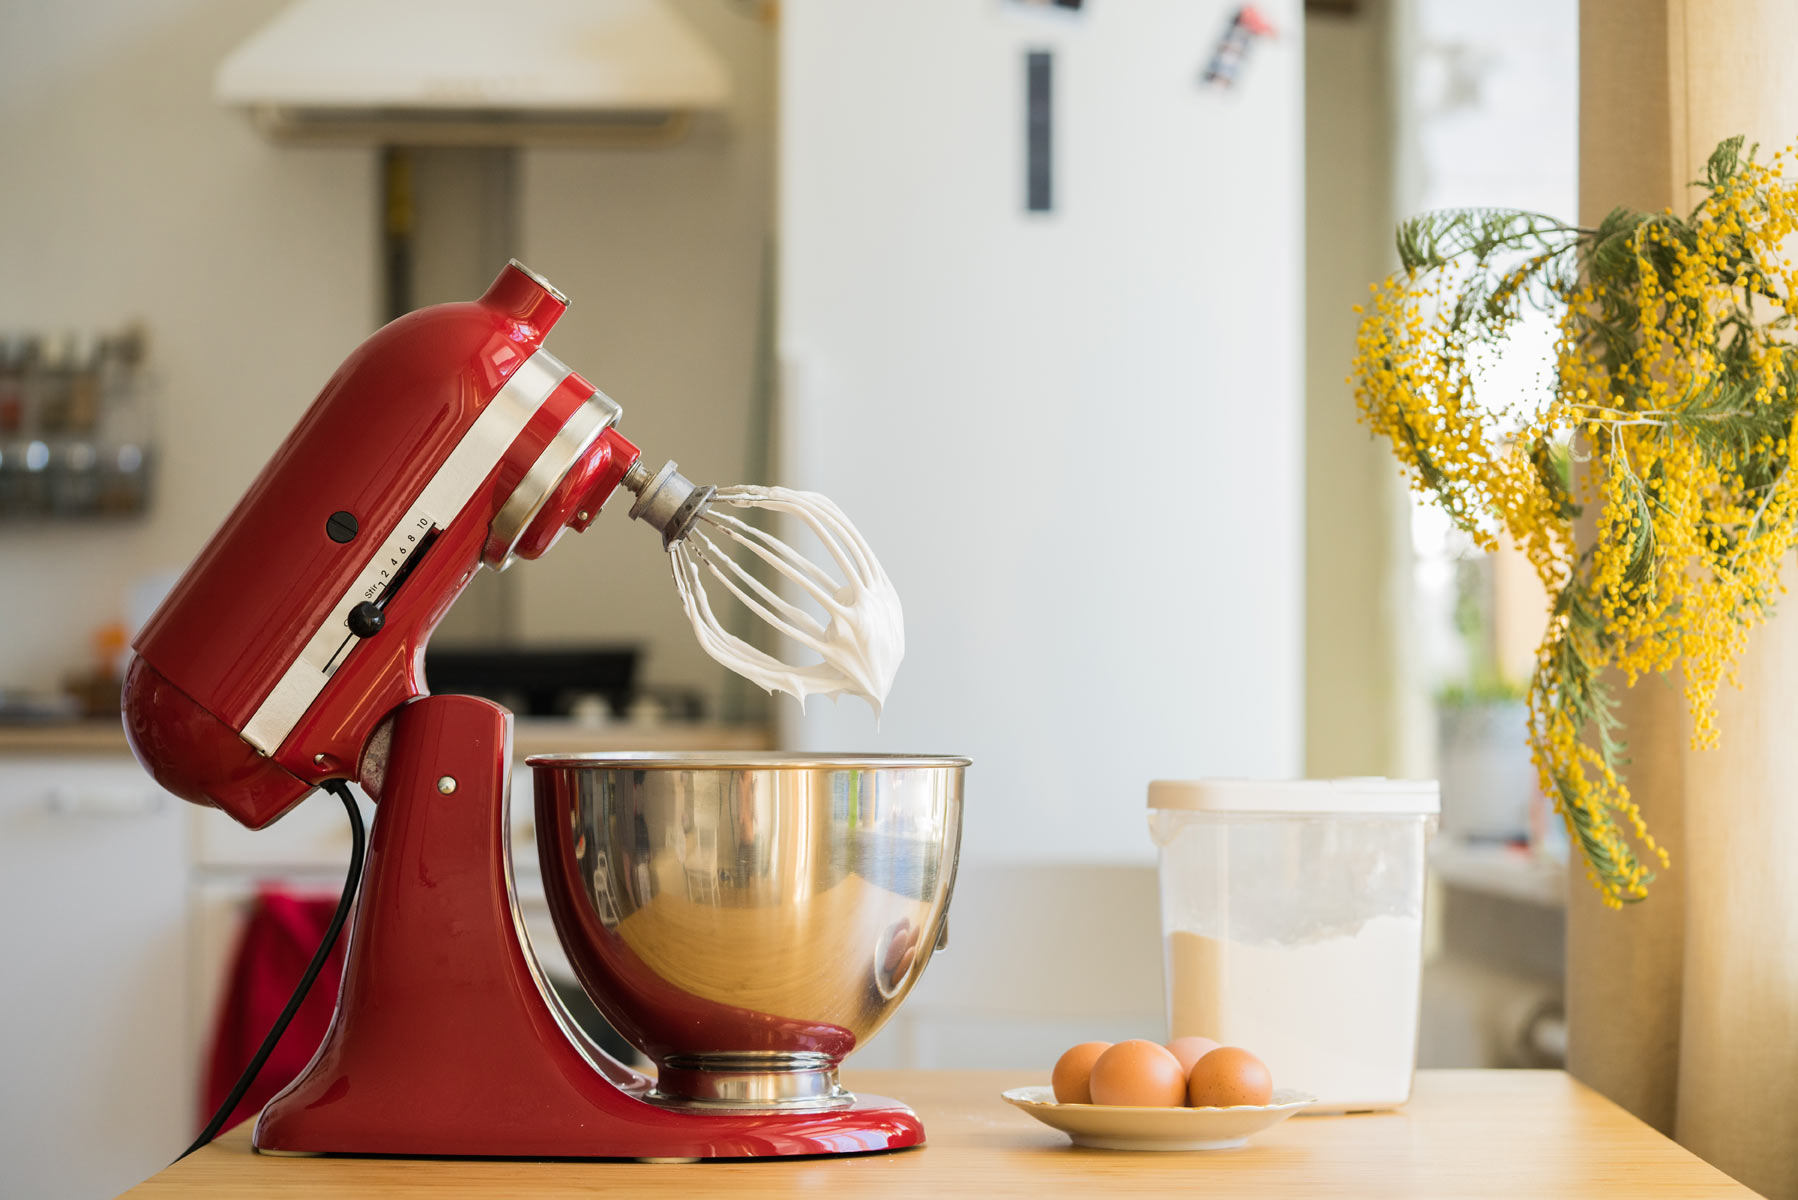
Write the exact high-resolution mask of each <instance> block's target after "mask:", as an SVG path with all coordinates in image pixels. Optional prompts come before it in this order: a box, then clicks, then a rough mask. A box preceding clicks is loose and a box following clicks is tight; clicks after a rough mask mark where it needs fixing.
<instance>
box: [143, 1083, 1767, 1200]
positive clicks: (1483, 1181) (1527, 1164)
mask: <svg viewBox="0 0 1798 1200" xmlns="http://www.w3.org/2000/svg"><path fill="white" fill-rule="evenodd" d="M845 1082H846V1083H847V1084H848V1085H849V1086H850V1087H851V1088H858V1087H859V1088H864V1089H866V1090H867V1091H870V1092H876V1093H879V1094H882V1095H888V1096H898V1097H901V1098H903V1099H904V1100H905V1101H906V1102H907V1103H909V1104H911V1106H912V1107H913V1108H915V1109H917V1111H918V1114H919V1115H920V1116H921V1117H923V1118H924V1124H925V1128H926V1129H927V1131H928V1134H929V1138H930V1144H929V1145H927V1146H925V1147H923V1148H922V1149H918V1150H904V1151H900V1152H898V1153H896V1154H876V1155H867V1156H858V1157H846V1158H819V1159H800V1160H778V1159H770V1160H767V1161H760V1162H710V1163H693V1164H689V1165H678V1166H677V1165H666V1164H662V1165H651V1164H644V1163H624V1162H523V1161H505V1162H480V1161H472V1160H446V1159H432V1160H403V1159H360V1158H275V1157H262V1156H259V1155H256V1154H254V1153H253V1152H252V1151H251V1150H250V1148H249V1139H250V1126H249V1124H248V1123H247V1122H246V1123H245V1124H243V1125H241V1126H239V1127H238V1128H237V1129H235V1130H233V1131H231V1132H230V1133H227V1134H226V1135H225V1136H224V1137H223V1138H221V1139H220V1140H219V1141H218V1142H215V1143H214V1144H213V1145H211V1146H208V1147H206V1148H205V1149H204V1150H202V1151H200V1152H199V1153H197V1154H195V1155H193V1156H192V1157H190V1158H188V1159H186V1160H184V1161H182V1162H179V1163H176V1164H175V1165H174V1166H172V1167H169V1168H168V1169H167V1170H165V1171H163V1172H162V1173H161V1174H159V1175H156V1176H155V1177H154V1178H152V1179H150V1180H148V1181H146V1182H144V1183H142V1184H140V1185H138V1186H137V1187H135V1188H133V1189H132V1190H131V1191H129V1192H127V1193H125V1194H126V1195H127V1196H130V1197H133V1198H134V1200H150V1198H152V1197H161V1196H179V1197H184V1198H191V1200H206V1198H207V1197H218V1198H221V1200H222V1198H224V1197H230V1198H232V1200H236V1198H238V1197H242V1196H255V1197H258V1200H279V1198H281V1197H320V1196H344V1197H351V1196H353V1197H400V1196H430V1197H438V1198H442V1200H453V1198H455V1197H471V1198H472V1197H486V1196H518V1195H530V1196H533V1197H537V1196H541V1197H575V1196H579V1197H583V1198H585V1197H592V1196H599V1195H630V1196H683V1197H684V1196H698V1195H718V1196H731V1197H744V1198H751V1197H758V1196H770V1197H774V1196H780V1197H785V1196H795V1195H801V1194H803V1195H812V1196H836V1197H856V1198H858V1200H861V1198H864V1197H865V1198H878V1197H885V1196H894V1197H908V1198H913V1197H929V1198H941V1197H950V1196H981V1197H986V1196H1001V1195H1006V1196H1012V1195H1016V1196H1044V1197H1053V1196H1068V1197H1079V1198H1080V1200H1106V1198H1108V1197H1111V1196H1157V1195H1165V1196H1181V1197H1194V1196H1202V1197H1204V1198H1205V1200H1223V1198H1226V1197H1236V1196H1240V1197H1258V1196H1266V1197H1275V1196H1278V1197H1306V1198H1307V1200H1310V1198H1312V1197H1342V1196H1379V1197H1407V1196H1428V1197H1444V1196H1457V1197H1459V1196H1503V1197H1517V1196H1527V1197H1531V1198H1532V1200H1534V1198H1540V1197H1551V1196H1569V1197H1571V1196H1580V1197H1591V1196H1627V1197H1632V1198H1638V1200H1649V1198H1652V1197H1660V1196H1669V1197H1671V1196H1677V1197H1681V1198H1682V1200H1692V1198H1697V1197H1706V1196H1753V1195H1754V1193H1753V1192H1751V1191H1749V1190H1748V1189H1747V1188H1744V1187H1743V1186H1741V1185H1740V1184H1738V1183H1736V1182H1735V1181H1734V1180H1732V1179H1730V1178H1729V1177H1728V1176H1727V1175H1725V1174H1723V1173H1722V1172H1721V1171H1719V1170H1717V1169H1716V1168H1715V1167H1712V1166H1709V1165H1708V1164H1706V1163H1704V1162H1702V1161H1701V1160H1699V1159H1698V1158H1696V1157H1695V1156H1693V1155H1692V1154H1690V1153H1688V1152H1687V1151H1685V1150H1683V1149H1681V1148H1680V1147H1679V1146H1677V1145H1675V1144H1674V1143H1673V1142H1671V1141H1669V1140H1667V1139H1666V1138H1664V1137H1662V1136H1661V1135H1660V1134H1658V1133H1656V1132H1654V1130H1652V1129H1650V1128H1649V1127H1648V1126H1646V1125H1644V1124H1642V1123H1641V1122H1640V1121H1638V1120H1636V1119H1635V1118H1634V1117H1632V1116H1630V1115H1629V1114H1628V1113H1626V1112H1624V1111H1623V1110H1622V1109H1620V1108H1618V1107H1617V1106H1616V1105H1614V1104H1612V1103H1611V1102H1610V1101H1609V1100H1606V1099H1604V1098H1603V1097H1601V1096H1599V1095H1598V1094H1597V1093H1595V1092H1593V1091H1591V1090H1589V1089H1587V1088H1586V1087H1584V1086H1583V1085H1581V1084H1579V1083H1576V1082H1575V1081H1574V1080H1572V1079H1571V1078H1570V1077H1568V1076H1566V1075H1564V1074H1562V1073H1561V1072H1559V1071H1423V1072H1420V1073H1419V1074H1418V1077H1417V1091H1416V1094H1415V1095H1414V1096H1413V1097H1412V1100H1411V1103H1410V1104H1409V1105H1408V1106H1407V1107H1406V1108H1405V1109H1403V1110H1401V1111H1399V1112H1395V1113H1379V1114H1366V1115H1361V1116H1349V1117H1297V1118H1294V1119H1293V1120H1290V1121H1287V1122H1286V1123H1285V1124H1283V1125H1280V1126H1277V1127H1276V1128H1274V1129H1272V1130H1269V1131H1268V1132H1266V1133H1264V1134H1261V1135H1260V1136H1259V1137H1257V1138H1255V1139H1254V1140H1253V1141H1251V1142H1250V1143H1249V1145H1248V1146H1247V1147H1245V1148H1243V1149H1241V1150H1231V1151H1219V1152H1211V1153H1195V1154H1151V1153H1134V1152H1124V1151H1114V1150H1082V1149H1077V1148H1075V1147H1073V1146H1071V1145H1069V1144H1068V1141H1067V1138H1066V1137H1065V1136H1063V1135H1062V1134H1059V1133H1056V1132H1055V1131H1053V1130H1051V1129H1048V1128H1046V1127H1044V1126H1042V1125H1039V1124H1037V1123H1036V1122H1035V1121H1033V1120H1031V1118H1029V1117H1028V1116H1026V1115H1025V1114H1024V1113H1022V1112H1019V1111H1018V1110H1017V1109H1014V1108H1011V1107H1010V1106H1008V1105H1007V1104H1005V1103H1004V1102H1003V1101H1002V1100H1000V1099H999V1093H1000V1091H1002V1090H1003V1089H1005V1088H1007V1087H1015V1086H1019V1085H1021V1084H1026V1083H1030V1082H1033V1081H1032V1080H1030V1079H1028V1078H1021V1077H1020V1076H1019V1075H1018V1074H1017V1073H998V1072H990V1071H955V1072H925V1071H868V1072H864V1073H856V1072H853V1071H851V1072H848V1073H846V1078H845ZM1037 1082H1040V1081H1037Z"/></svg>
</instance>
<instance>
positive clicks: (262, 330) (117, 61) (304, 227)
mask: <svg viewBox="0 0 1798 1200" xmlns="http://www.w3.org/2000/svg"><path fill="white" fill-rule="evenodd" d="M278 7H279V3H278V0H155V2H153V3H152V2H148V0H84V2H83V3H81V4H67V5H61V4H58V5H47V4H46V5H27V4H9V5H4V6H0V163H4V164H5V182H4V186H0V329H15V328H25V329H34V330H38V331H47V330H56V329H59V328H64V327H75V328H82V329H94V328H105V327H111V326H114V325H118V324H123V323H124V322H126V321H128V320H132V319H142V320H143V321H144V322H145V323H146V326H147V328H148V330H149V336H150V354H151V363H152V365H153V367H154V369H155V371H156V373H157V375H158V376H159V377H160V380H161V395H160V408H159V411H158V414H157V415H158V427H159V431H160V439H159V452H160V454H161V461H160V464H159V467H158V477H157V480H156V494H155V503H154V507H153V509H152V511H151V512H150V514H149V515H148V516H147V517H146V518H144V519H143V520H142V521H139V522H129V523H121V524H49V523H45V524H36V525H32V526H29V527H21V526H19V525H16V524H8V523H0V684H8V685H12V684H27V685H38V686H51V685H54V684H55V683H56V682H57V681H59V680H60V679H61V677H62V675H63V674H64V673H65V672H66V671H69V670H71V669H76V668H82V667H86V666H87V665H88V661H89V658H90V655H89V651H88V637H89V633H90V631H91V630H93V629H94V628H95V627H96V626H98V625H100V624H103V623H105V622H107V621H110V620H115V619H118V618H119V617H120V616H122V615H123V614H122V603H123V593H124V590H125V588H126V587H127V585H128V584H129V583H130V581H131V580H133V579H134V578H135V577H137V576H138V575H139V574H141V573H144V572H147V571H151V570H155V569H158V568H162V567H168V566H179V565H181V564H183V563H185V562H186V561H187V559H188V558H190V557H191V556H192V555H193V554H194V553H195V552H196V551H197V550H198V549H199V548H200V546H201V545H203V544H204V542H205V540H206V538H207V537H209V536H210V535H211V533H212V531H213V529H215V528H216V527H217V525H218V523H219V522H220V520H221V519H222V518H223V517H224V515H225V513H226V512H227V511H229V509H230V506H231V505H232V504H233V503H235V501H236V499H237V497H238V495H239V494H240V493H241V492H242V490H243V489H244V487H245V486H246V485H247V484H248V483H249V481H250V479H251V478H252V477H253V476H254V475H255V473H256V471H257V470H259V469H260V468H261V466H262V463H263V460H264V459H265V458H266V457H267V456H268V454H269V453H270V451H272V450H273V449H274V447H275V445H276V444H277V443H278V442H279V441H280V439H281V437H282V436H283V435H284V434H285V433H286V432H287V429H288V427H289V426H291V425H292V424H293V422H294V420H295V419H296V418H297V417H298V416H299V414H300V413H301V412H302V411H304V409H305V407H306V405H307V404H308V403H309V402H310V401H311V400H312V397H313V396H314V395H315V394H316V393H317V391H318V388H319V386H320V385H321V384H322V383H323V381H324V379H325V378H326V376H328V375H329V374H330V373H331V371H333V370H334V369H335V368H336V366H337V363H338V361H339V360H340V359H342V357H343V356H344V354H346V353H347V352H348V351H349V349H350V348H351V347H353V346H354V345H355V344H356V343H357V342H358V341H359V340H360V339H361V338H362V337H363V336H365V335H366V334H367V333H368V331H369V330H370V329H371V328H372V326H373V323H374V317H375V286H376V265H377V258H376V251H375V219H374V203H375V201H374V183H373V159H372V157H371V156H370V155H369V154H368V153H367V152H363V151H355V150H307V151H304V152H301V153H295V152H293V151H289V150H276V149H273V148H271V147H270V146H268V145H267V144H265V143H264V142H262V141H260V140H259V139H258V138H257V137H255V136H254V135H253V134H252V133H251V132H250V130H249V128H248V126H247V125H246V124H245V123H244V122H243V121H242V120H241V119H240V118H237V117H234V116H232V115H230V114H228V113H225V112H222V111H220V110H219V109H217V108H215V107H214V106H213V104H212V101H211V87H212V71H213V67H214V65H215V64H216V63H217V62H218V60H219V58H220V57H222V56H223V55H224V53H225V52H226V51H227V50H229V49H230V48H231V46H232V45H233V44H234V43H235V42H237V41H239V40H240V39H242V38H243V37H244V36H246V35H247V34H248V33H249V32H250V31H251V30H253V29H255V28H256V27H257V26H258V25H259V24H260V23H261V22H263V21H265V20H267V19H268V17H269V15H270V14H272V13H273V12H274V11H275V10H276V9H277V8H278Z"/></svg>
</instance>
